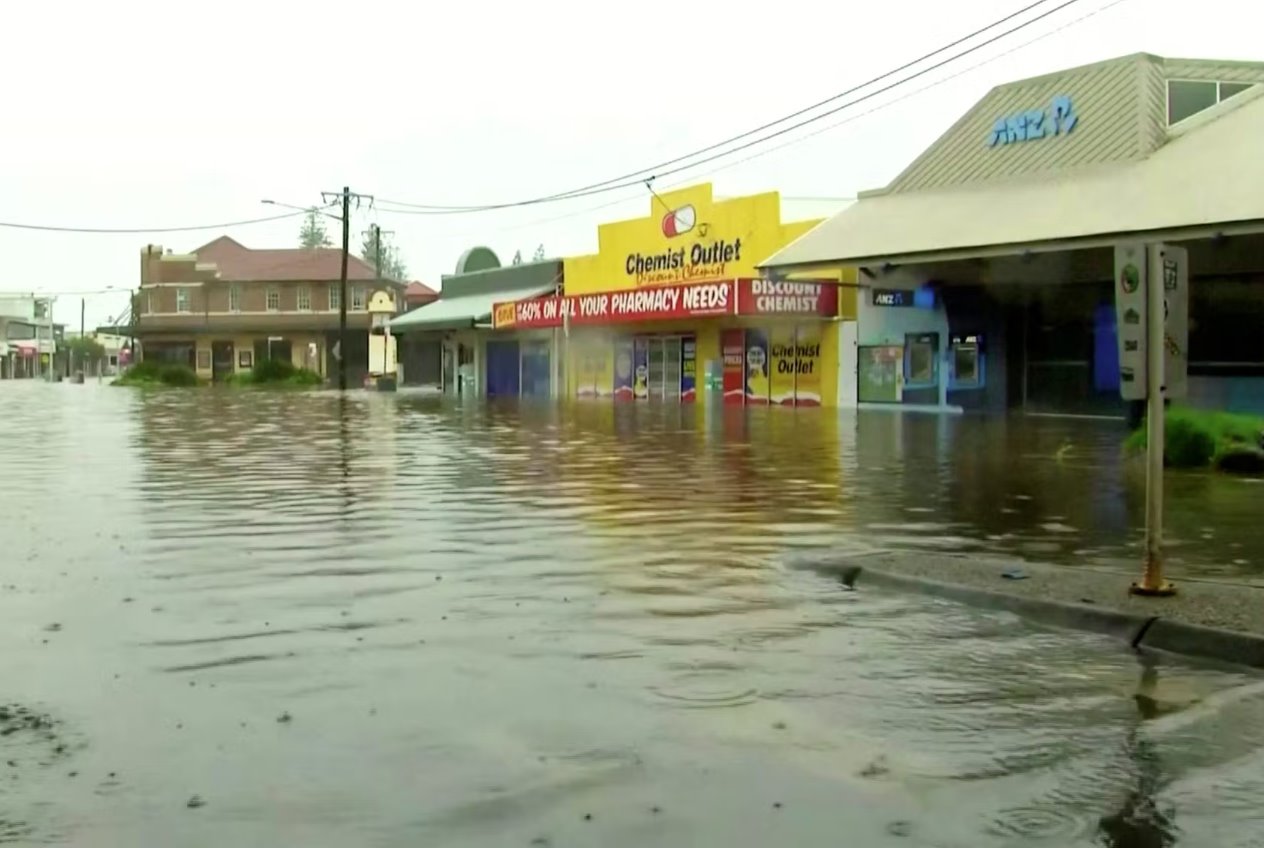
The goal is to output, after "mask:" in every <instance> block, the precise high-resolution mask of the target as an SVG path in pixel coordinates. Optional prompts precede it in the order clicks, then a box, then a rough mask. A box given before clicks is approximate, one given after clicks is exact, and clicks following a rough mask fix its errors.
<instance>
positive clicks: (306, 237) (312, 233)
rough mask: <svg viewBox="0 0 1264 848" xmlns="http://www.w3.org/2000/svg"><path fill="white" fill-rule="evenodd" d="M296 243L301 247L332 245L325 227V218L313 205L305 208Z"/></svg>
mask: <svg viewBox="0 0 1264 848" xmlns="http://www.w3.org/2000/svg"><path fill="white" fill-rule="evenodd" d="M298 243H299V244H300V245H302V246H303V247H332V246H333V242H331V241H330V240H329V232H328V230H326V229H325V218H324V215H322V214H321V211H320V210H319V209H317V208H316V207H315V206H313V207H311V208H309V209H308V210H307V214H306V215H304V216H303V226H302V228H300V229H299V231H298Z"/></svg>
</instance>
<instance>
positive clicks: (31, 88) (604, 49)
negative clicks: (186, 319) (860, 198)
mask: <svg viewBox="0 0 1264 848" xmlns="http://www.w3.org/2000/svg"><path fill="white" fill-rule="evenodd" d="M1028 2H1031V0H955V2H952V3H937V2H936V3H932V2H929V0H884V2H880V3H865V4H858V3H827V2H824V0H778V2H775V3H743V2H733V0H727V2H722V0H691V1H690V2H668V1H667V0H638V2H635V3H620V2H605V3H594V2H591V0H587V2H578V0H575V1H574V2H572V0H539V1H538V2H536V3H522V2H513V0H462V2H459V3H420V2H368V0H363V2H361V3H358V4H348V3H338V4H334V3H330V2H323V0H304V2H294V1H293V0H252V2H249V3H246V2H239V0H220V2H217V3H213V4H207V3H173V2H170V0H167V2H150V0H115V2H111V3H99V2H86V0H79V2H57V0H42V2H39V3H21V4H11V5H12V6H13V8H7V7H6V10H5V17H6V21H5V30H6V34H7V35H8V38H6V40H5V41H6V44H5V50H4V51H3V52H0V78H2V79H4V80H5V99H6V101H7V103H6V109H5V113H6V120H5V126H4V130H3V133H2V134H0V151H2V152H3V157H0V163H2V166H0V167H3V173H4V181H3V189H2V192H0V221H5V222H23V223H35V224H50V225H56V226H82V227H118V228H124V227H127V228H139V227H160V226H185V225H195V224H208V223H217V222H225V221H235V220H242V219H249V218H255V217H261V216H265V215H268V214H271V213H275V212H276V211H278V210H276V209H275V208H274V207H268V206H263V205H261V204H260V200H261V199H263V198H273V199H276V200H279V201H282V202H287V203H293V204H299V205H306V204H310V203H315V202H318V201H319V200H320V193H321V191H322V190H325V191H328V190H336V189H338V188H340V187H341V186H342V185H344V184H346V185H350V186H351V187H352V188H353V189H355V190H357V191H361V192H365V193H368V194H373V195H376V196H377V197H378V198H380V199H382V200H391V201H397V202H398V201H403V202H408V203H419V204H436V205H477V204H486V203H497V202H504V201H514V200H520V199H523V198H529V197H537V196H541V195H547V194H552V193H556V192H559V191H565V190H568V189H573V188H576V187H578V186H583V185H587V184H591V183H594V182H599V181H602V180H606V179H609V178H612V177H617V176H619V175H622V174H625V173H628V172H630V171H635V170H636V169H638V168H643V167H646V166H650V165H653V164H655V163H657V162H661V161H663V160H666V159H671V158H673V157H675V156H679V155H682V154H685V153H689V152H690V151H693V150H695V149H697V148H700V147H704V146H706V145H709V144H712V143H714V142H717V141H720V140H722V139H725V138H728V137H730V136H732V135H736V134H738V133H741V132H744V131H746V130H749V129H752V128H754V127H755V126H758V125H760V124H763V123H765V122H768V121H770V120H773V119H775V118H777V117H780V116H782V115H784V114H786V113H788V112H792V111H794V110H796V109H799V108H801V107H803V106H806V105H809V104H811V103H814V102H816V101H818V100H821V99H824V98H826V97H829V96H831V95H833V94H836V93H838V92H840V91H842V90H844V89H847V88H849V87H851V86H853V85H857V84H859V83H862V82H865V81H866V80H869V79H871V78H872V77H874V76H877V75H878V74H881V73H884V72H886V71H889V70H891V69H894V68H895V67H897V66H899V65H901V64H903V63H904V62H907V61H909V60H911V59H914V58H916V57H918V56H920V55H922V54H924V53H927V52H930V51H932V50H935V49H936V48H939V47H941V46H943V45H944V44H946V43H947V42H950V41H952V40H954V39H956V38H958V37H960V36H962V35H965V34H966V33H968V32H970V31H971V30H974V29H976V28H978V27H981V26H983V25H985V24H987V23H990V22H992V21H994V20H996V19H998V18H1000V17H1003V16H1004V15H1006V14H1009V13H1011V12H1013V11H1015V10H1017V9H1018V8H1020V7H1022V6H1024V5H1027V3H1028ZM1061 2H1064V0H1049V2H1047V3H1046V4H1045V5H1044V7H1042V9H1039V10H1037V12H1039V11H1042V10H1043V9H1044V8H1052V7H1055V6H1057V5H1059V4H1060V3H1061ZM1107 7H1109V8H1107ZM1099 9H1104V11H1101V12H1100V14H1096V15H1093V16H1091V17H1088V18H1087V19H1085V20H1082V21H1080V22H1078V23H1072V22H1073V21H1075V20H1076V19H1078V18H1082V17H1084V16H1085V15H1089V14H1090V13H1092V12H1094V11H1095V10H1099ZM1035 13H1036V12H1033V13H1032V14H1035ZM1261 23H1264V11H1261V10H1260V7H1259V4H1258V2H1256V0H1201V2H1198V3H1196V4H1191V3H1188V2H1184V3H1177V2H1175V0H1122V2H1117V0H1079V2H1075V3H1073V4H1072V5H1071V6H1070V7H1069V8H1067V9H1065V10H1063V11H1060V12H1058V13H1056V14H1054V15H1052V16H1051V17H1049V18H1047V19H1045V20H1044V21H1041V22H1040V23H1037V24H1034V25H1033V26H1031V27H1029V28H1028V29H1025V30H1023V31H1021V32H1018V33H1015V34H1014V35H1011V36H1008V37H1007V38H1005V39H1002V40H1001V41H999V42H997V43H996V44H994V45H992V46H990V47H986V48H983V49H982V50H980V51H979V52H977V53H975V54H972V55H970V56H967V57H965V58H963V59H960V60H958V61H956V62H954V63H952V64H950V65H949V66H946V67H944V68H942V69H940V70H938V71H934V72H931V73H929V74H928V75H926V76H925V77H922V78H921V79H918V80H916V81H914V82H912V83H909V84H907V85H903V86H900V87H899V88H897V89H895V90H893V91H891V92H888V93H887V94H885V95H881V96H879V97H876V98H874V99H872V100H870V101H868V102H866V103H864V104H862V105H859V106H857V107H854V108H850V109H847V110H845V111H843V112H840V113H839V114H837V115H834V116H832V117H829V118H825V119H824V120H821V121H818V122H817V123H815V124H813V125H812V126H811V127H806V128H804V129H802V130H799V131H796V132H794V133H790V134H788V135H787V136H785V137H783V138H781V139H778V140H777V141H775V142H770V143H767V144H764V145H760V146H759V147H756V148H753V149H751V150H747V151H744V152H742V153H738V154H735V155H733V156H730V157H727V158H724V159H721V160H719V161H716V162H712V163H708V164H705V165H702V166H700V167H697V168H694V169H692V170H690V171H687V172H684V173H680V174H674V175H671V176H665V177H663V178H661V179H660V181H659V183H658V184H657V186H656V187H657V188H659V189H662V188H663V187H664V186H672V185H684V184H689V183H693V182H698V181H703V180H707V179H710V180H712V181H713V182H714V183H715V184H716V190H717V193H720V194H724V195H737V194H745V193H751V192H756V191H763V190H768V189H778V190H780V191H781V192H782V194H783V195H785V196H789V197H805V198H817V197H827V198H830V197H844V196H850V195H854V194H855V192H856V191H858V190H863V189H867V188H874V187H878V186H881V185H882V184H884V183H885V182H886V181H887V180H889V179H890V178H891V177H892V176H894V175H895V174H896V173H897V172H898V171H899V170H900V169H901V168H902V167H903V166H904V165H906V164H907V163H908V162H909V161H910V160H911V159H912V158H913V157H914V156H916V155H917V154H918V153H919V152H921V150H923V149H924V148H925V147H926V146H927V145H928V144H929V143H930V142H932V141H933V140H934V139H935V138H936V137H937V136H938V135H939V134H940V133H941V132H942V131H943V130H945V129H946V128H947V127H948V125H949V124H950V123H951V122H952V121H954V120H955V119H956V118H957V117H958V116H959V115H960V114H961V113H963V112H964V111H965V110H967V109H968V108H969V107H970V106H971V105H972V104H973V103H974V101H976V100H977V99H978V98H979V97H981V96H982V95H983V94H984V93H985V92H986V91H987V90H988V89H989V88H990V87H991V86H993V85H996V84H999V83H1003V82H1006V81H1009V80H1013V79H1018V78H1022V77H1026V76H1031V75H1034V74H1039V73H1045V72H1048V71H1053V70H1057V69H1059V68H1065V67H1070V66H1073V65H1078V64H1083V63H1086V62H1092V61H1096V60H1100V59H1106V58H1111V57H1114V56H1119V55H1123V54H1126V53H1132V52H1136V51H1140V50H1146V51H1150V52H1153V53H1158V54H1160V55H1167V56H1186V57H1197V58H1203V57H1206V58H1231V59H1264V48H1262V47H1260V46H1258V45H1259V30H1260V27H1259V24H1261ZM1067 24H1071V25H1070V26H1067V27H1066V28H1065V29H1062V30H1061V31H1058V32H1053V31H1054V30H1056V29H1058V28H1059V27H1063V26H1065V25H1067ZM1049 33H1051V34H1049ZM1046 34H1048V35H1047V37H1043V38H1040V36H1045V35H1046ZM1033 39H1038V40H1037V41H1035V43H1032V44H1030V45H1028V46H1021V45H1023V44H1025V43H1027V42H1031V41H1032V40H1033ZM1015 48H1018V49H1015ZM1007 51H1010V52H1008V53H1007ZM954 52H956V51H954ZM1006 53H1007V54H1006ZM1002 54H1006V55H1002ZM941 58H942V57H941ZM988 60H991V61H988ZM981 63H982V64H981ZM954 74H959V75H957V76H955V77H954V78H952V79H947V78H948V77H950V76H952V75H954ZM945 79H947V81H946V82H942V84H939V85H934V86H933V87H931V88H929V89H928V90H924V91H921V92H920V93H917V92H918V90H919V89H923V88H924V87H925V86H927V85H929V84H931V83H935V82H937V81H941V80H945ZM883 104H890V105H887V106H885V107H884V108H881V109H879V110H878V111H870V110H872V109H873V108H874V107H875V106H880V105H883ZM866 112H868V113H867V114H866ZM832 125H833V128H832V129H824V131H820V130H822V129H823V128H826V127H829V126H832ZM808 133H816V134H815V135H813V136H812V137H810V138H807V139H806V140H803V141H801V142H799V143H794V144H790V145H788V146H782V147H780V148H779V149H775V150H771V148H774V147H778V146H779V145H782V144H784V142H786V141H787V140H790V139H794V138H800V137H803V136H806V135H807V134H808ZM761 150H768V152H767V153H765V154H764V155H761V156H758V157H756V158H753V159H750V158H748V157H750V156H751V154H753V153H756V152H758V151H761ZM741 160H748V161H741ZM791 206H792V208H791V210H790V211H791V212H794V211H796V210H795V208H794V204H791ZM385 208H386V204H385V203H383V204H380V205H379V207H378V210H377V211H376V212H373V211H370V210H368V209H362V210H361V211H360V212H358V213H357V214H356V215H355V217H354V220H353V232H354V235H353V245H356V244H358V241H359V230H361V229H363V228H364V227H366V226H367V225H368V224H369V223H370V222H372V221H373V220H374V219H375V218H376V220H377V221H378V222H379V223H380V224H381V225H382V227H383V228H384V229H390V230H394V231H395V232H396V234H397V235H396V236H395V238H396V239H397V241H398V243H399V245H400V247H401V248H402V250H403V253H404V257H405V259H406V261H407V263H408V266H409V269H410V271H411V276H413V277H414V278H416V279H421V280H423V281H425V282H427V283H431V284H432V285H435V286H436V287H437V285H438V278H439V275H440V274H443V273H451V271H452V269H453V266H454V265H455V263H456V260H457V258H458V256H459V255H460V253H461V252H462V251H463V250H464V249H465V248H467V247H470V246H472V245H474V244H486V245H488V246H490V247H492V248H493V249H495V250H496V251H497V252H498V253H499V254H500V255H501V258H502V260H503V261H506V262H507V261H508V260H509V258H510V257H511V256H512V255H513V252H514V250H515V249H517V248H521V249H522V251H523V254H524V256H529V255H530V254H531V253H532V252H533V251H534V250H535V248H536V245H538V244H543V245H545V247H546V249H547V251H548V253H549V254H550V255H567V254H575V253H583V252H589V251H591V250H593V249H594V248H595V245H596V230H595V227H596V225H597V224H598V223H600V222H602V221H607V220H615V219H617V218H621V217H630V216H634V215H641V214H645V212H646V211H647V209H648V202H647V198H646V195H645V192H644V190H641V189H637V188H624V189H622V190H620V191H617V192H613V193H610V194H605V195H599V196H595V197H585V198H579V199H575V200H570V201H567V202H563V203H553V204H548V205H541V206H533V207H527V208H521V209H513V210H506V211H498V212H490V213H479V214H462V215H448V216H432V215H425V216H423V215H404V214H397V213H388V212H386V211H385ZM280 211H284V210H280ZM804 214H810V212H805V213H804ZM330 223H331V228H332V227H334V226H336V224H335V223H334V222H330ZM297 230H298V221H297V220H291V221H280V222H273V223H265V224H258V225H254V226H244V227H238V228H233V229H230V230H227V232H229V233H230V234H231V235H232V236H233V237H234V238H236V239H238V240H239V241H241V242H243V243H244V244H246V245H248V246H252V247H284V246H291V245H294V244H295V238H296V234H297ZM222 232H224V230H213V231H208V232H205V233H180V234H166V235H152V236H147V235H144V234H137V235H84V234H53V233H38V232H30V231H19V230H13V229H8V228H0V256H3V258H4V268H5V273H4V280H3V281H2V282H0V292H7V291H17V290H37V291H43V292H58V293H70V292H85V291H95V290H101V289H104V288H106V287H107V286H112V287H114V288H116V289H124V290H126V289H127V288H129V287H132V286H134V285H136V282H137V275H138V265H139V250H140V249H141V247H142V246H143V245H144V244H146V243H147V242H153V243H158V244H162V245H164V246H166V247H171V248H174V249H176V250H190V249H192V248H195V247H197V246H198V245H200V244H202V243H205V242H206V241H210V240H211V239H212V238H214V237H216V236H217V235H220V234H221V233H222ZM353 249H354V248H353ZM125 300H126V295H98V296H92V297H89V298H88V321H89V323H90V324H92V323H95V322H98V321H104V320H106V318H107V317H108V316H110V315H113V314H116V313H117V312H118V311H119V310H120V309H121V308H122V307H123V305H124V304H125ZM78 307H79V302H78V297H76V296H71V295H69V294H67V295H66V296H64V297H60V298H59V300H58V303H57V315H58V318H59V319H62V320H69V321H70V323H72V324H73V323H74V320H75V319H77V317H78V312H79V308H78Z"/></svg>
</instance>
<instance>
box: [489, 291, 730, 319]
mask: <svg viewBox="0 0 1264 848" xmlns="http://www.w3.org/2000/svg"><path fill="white" fill-rule="evenodd" d="M735 301H736V293H735V291H734V287H733V281H732V280H722V281H718V282H709V283H694V284H690V285H679V286H650V287H646V288H640V289H628V290H627V291H615V292H600V293H597V294H581V295H566V296H564V297H538V298H533V299H531V300H519V301H515V302H513V303H512V308H513V312H512V317H510V312H509V309H510V303H497V304H493V306H492V316H493V326H495V327H496V328H497V329H500V328H508V327H523V328H531V327H560V326H562V319H563V316H564V315H566V316H569V322H570V323H571V324H572V325H575V326H583V325H590V324H615V323H620V322H625V321H665V320H670V319H672V318H691V317H695V316H705V315H732V314H733V307H734V305H735Z"/></svg>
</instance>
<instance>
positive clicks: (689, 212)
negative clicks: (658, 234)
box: [663, 203, 698, 238]
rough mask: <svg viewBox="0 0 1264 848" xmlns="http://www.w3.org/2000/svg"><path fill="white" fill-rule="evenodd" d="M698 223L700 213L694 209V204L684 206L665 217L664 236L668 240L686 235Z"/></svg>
mask: <svg viewBox="0 0 1264 848" xmlns="http://www.w3.org/2000/svg"><path fill="white" fill-rule="evenodd" d="M697 222H698V212H697V210H695V209H694V208H693V204H692V203H691V204H689V205H688V206H682V207H680V208H679V209H673V210H672V211H671V212H668V213H667V214H666V215H664V216H663V235H665V236H667V237H668V238H675V237H676V236H680V235H684V234H685V233H687V232H689V231H690V230H692V229H693V225H694V224H696V223H697Z"/></svg>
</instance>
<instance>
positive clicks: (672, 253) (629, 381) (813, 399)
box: [489, 185, 855, 406]
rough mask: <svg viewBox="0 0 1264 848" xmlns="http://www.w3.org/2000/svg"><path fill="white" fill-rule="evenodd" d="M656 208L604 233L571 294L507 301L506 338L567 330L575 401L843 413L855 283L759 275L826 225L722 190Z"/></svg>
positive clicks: (776, 202)
mask: <svg viewBox="0 0 1264 848" xmlns="http://www.w3.org/2000/svg"><path fill="white" fill-rule="evenodd" d="M648 202H649V204H650V207H651V208H650V214H649V215H648V216H647V217H644V218H635V219H631V220H626V221H618V222H614V223H610V224H604V225H602V226H601V227H599V229H598V252H597V253H595V254H592V255H589V256H580V257H575V258H569V259H565V260H563V266H564V269H563V289H564V292H565V293H564V294H563V295H550V296H545V297H536V298H528V299H523V300H518V301H502V302H499V303H497V304H496V305H495V308H494V313H493V328H494V329H495V331H496V336H497V338H500V337H501V336H502V335H503V336H506V337H508V338H512V336H513V335H517V336H521V335H522V334H523V333H530V332H534V333H549V332H554V333H557V332H558V331H560V336H558V337H557V342H556V344H557V345H558V350H559V358H560V359H561V360H562V361H564V362H565V363H566V365H567V367H566V368H565V369H564V371H565V375H564V377H563V380H564V382H563V385H564V387H565V394H566V395H567V396H570V397H595V398H610V399H616V400H629V401H631V400H644V401H659V402H670V403H690V402H693V401H695V400H697V399H698V398H699V397H700V396H701V395H704V394H707V393H714V394H715V396H716V397H717V398H719V397H720V396H723V397H724V399H725V402H727V403H751V404H765V405H766V404H769V403H777V404H782V405H804V406H820V405H833V404H835V403H836V401H837V397H838V386H837V379H838V373H839V369H838V361H839V353H840V345H839V329H840V326H841V325H842V324H843V323H844V322H843V321H840V320H839V319H840V318H845V319H850V318H854V315H855V286H854V282H853V280H854V278H853V277H851V276H850V275H849V274H848V273H837V272H836V273H834V274H828V275H819V274H817V275H809V277H808V278H807V279H787V280H778V281H773V280H767V279H761V278H759V276H758V275H757V274H756V273H755V270H754V264H755V262H756V261H757V260H758V259H759V258H761V257H762V256H765V255H767V254H768V253H769V252H771V251H774V250H776V249H778V247H780V246H782V245H785V244H787V243H789V242H790V241H792V240H793V239H795V238H797V237H799V236H800V235H802V234H803V233H805V232H807V231H808V230H810V229H811V228H812V227H813V226H815V224H816V223H818V222H817V221H803V222H796V223H789V224H783V223H782V222H781V204H780V199H779V197H778V195H777V194H775V193H769V194H761V195H754V196H751V197H739V198H732V199H727V200H715V199H713V197H712V193H711V186H710V185H700V186H693V187H691V188H688V189H683V190H680V191H677V192H672V193H668V194H662V195H653V196H651V197H650V198H649V199H648ZM511 334H512V335H511ZM547 338H548V337H547V336H539V337H538V340H539V344H540V345H541V346H543V345H545V344H546V342H547ZM491 344H493V343H492V342H489V345H491ZM524 361H525V360H524ZM524 374H525V370H524Z"/></svg>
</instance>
